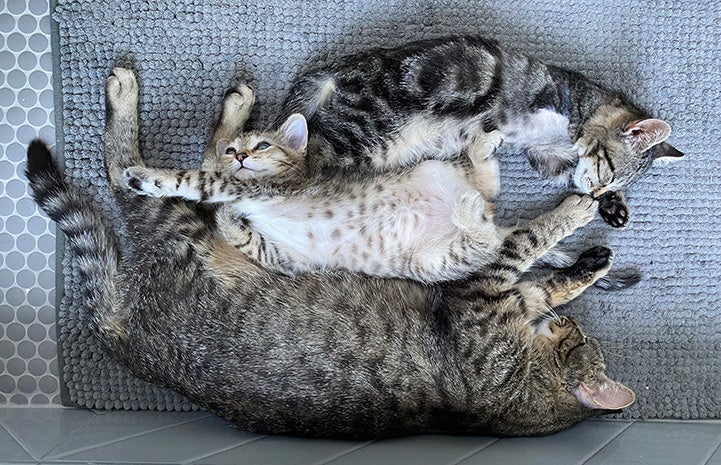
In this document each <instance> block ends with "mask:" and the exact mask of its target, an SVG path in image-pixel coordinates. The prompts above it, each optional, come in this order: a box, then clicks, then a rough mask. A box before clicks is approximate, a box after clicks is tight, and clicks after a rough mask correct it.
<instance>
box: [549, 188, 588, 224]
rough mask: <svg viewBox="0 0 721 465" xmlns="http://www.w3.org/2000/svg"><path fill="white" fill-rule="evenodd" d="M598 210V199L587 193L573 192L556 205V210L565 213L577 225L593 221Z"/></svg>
mask: <svg viewBox="0 0 721 465" xmlns="http://www.w3.org/2000/svg"><path fill="white" fill-rule="evenodd" d="M597 211H598V201H597V200H596V199H594V198H593V197H591V196H590V195H586V194H571V195H569V196H568V197H566V198H565V199H563V201H562V202H561V203H560V205H558V207H556V210H555V212H557V213H560V214H562V215H565V216H567V217H568V218H569V220H570V221H571V222H572V223H573V224H574V225H576V226H577V227H581V226H584V225H586V224H588V223H590V222H591V220H592V219H593V217H594V216H596V212H597Z"/></svg>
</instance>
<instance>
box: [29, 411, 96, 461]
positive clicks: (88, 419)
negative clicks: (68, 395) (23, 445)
mask: <svg viewBox="0 0 721 465" xmlns="http://www.w3.org/2000/svg"><path fill="white" fill-rule="evenodd" d="M91 412H92V410H91ZM93 416H94V413H93V415H91V416H88V418H87V419H86V420H85V421H84V422H82V423H81V424H79V425H78V426H77V427H75V428H73V430H72V431H70V432H69V433H68V434H66V435H65V436H63V437H62V438H61V439H60V440H58V443H57V444H55V446H53V448H52V449H50V450H49V451H48V452H47V453H46V454H45V455H43V456H42V457H40V458H38V459H37V460H45V458H46V457H50V456H51V454H52V453H53V451H54V450H55V449H57V448H58V446H60V444H62V443H63V440H65V439H67V438H68V437H70V435H71V434H74V433H75V432H76V431H78V430H79V429H80V428H82V427H83V426H85V425H86V424H87V423H88V422H89V421H90V420H91V419H92V418H93Z"/></svg>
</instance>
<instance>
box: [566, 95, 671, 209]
mask: <svg viewBox="0 0 721 465" xmlns="http://www.w3.org/2000/svg"><path fill="white" fill-rule="evenodd" d="M670 134H671V127H670V126H669V125H668V123H666V122H665V121H662V120H659V119H654V118H646V119H644V118H640V117H639V116H637V115H634V114H633V113H632V112H630V111H628V110H626V109H624V108H619V107H611V106H605V107H601V108H600V109H599V110H598V111H596V113H595V114H594V116H593V117H592V118H590V119H589V121H588V122H587V123H586V124H585V125H584V126H583V134H582V135H581V137H580V138H579V140H578V150H579V161H578V166H577V167H576V171H575V173H574V176H573V181H574V184H575V185H576V187H578V188H579V189H580V190H581V192H583V193H586V194H591V195H593V196H596V197H598V196H599V195H601V194H603V193H604V192H606V191H614V190H619V189H621V188H623V187H625V186H627V185H628V184H630V183H631V181H633V180H634V179H635V178H637V177H638V176H640V175H641V174H643V173H644V172H646V171H647V170H648V169H649V167H650V166H651V164H652V163H653V162H654V161H655V160H658V159H661V158H664V159H679V158H681V157H683V153H681V152H679V151H678V150H676V149H674V148H673V147H672V146H670V145H668V144H666V143H665V142H664V141H665V140H666V138H668V136H669V135H670Z"/></svg>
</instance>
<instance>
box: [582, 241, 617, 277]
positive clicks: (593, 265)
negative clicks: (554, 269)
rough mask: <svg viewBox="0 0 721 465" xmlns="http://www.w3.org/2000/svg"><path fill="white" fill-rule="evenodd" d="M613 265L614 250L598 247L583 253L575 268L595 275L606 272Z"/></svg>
mask: <svg viewBox="0 0 721 465" xmlns="http://www.w3.org/2000/svg"><path fill="white" fill-rule="evenodd" d="M612 264H613V250H611V249H609V248H608V247H603V246H597V247H593V248H591V249H588V250H586V251H585V252H583V253H582V254H581V255H580V256H579V257H578V260H576V264H575V265H574V266H576V267H579V268H581V269H583V270H586V271H590V272H593V273H597V272H604V273H605V272H606V271H608V270H609V269H610V268H611V265H612Z"/></svg>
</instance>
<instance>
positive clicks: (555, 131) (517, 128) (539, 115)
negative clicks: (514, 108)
mask: <svg viewBox="0 0 721 465" xmlns="http://www.w3.org/2000/svg"><path fill="white" fill-rule="evenodd" d="M499 129H500V130H501V132H502V133H503V134H504V136H505V140H506V142H508V143H510V144H514V145H521V146H525V147H532V146H543V145H563V146H571V145H572V144H573V143H572V142H571V139H570V137H569V135H568V118H566V117H565V116H563V115H561V114H558V113H556V112H555V111H552V110H547V109H541V110H538V111H536V112H535V113H533V114H531V115H526V116H523V117H520V118H518V119H515V120H511V121H509V122H508V123H507V124H505V125H504V126H502V127H500V128H499ZM559 152H560V151H559Z"/></svg>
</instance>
